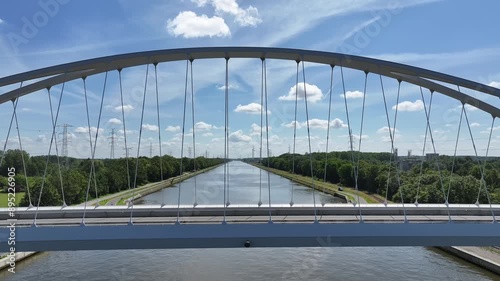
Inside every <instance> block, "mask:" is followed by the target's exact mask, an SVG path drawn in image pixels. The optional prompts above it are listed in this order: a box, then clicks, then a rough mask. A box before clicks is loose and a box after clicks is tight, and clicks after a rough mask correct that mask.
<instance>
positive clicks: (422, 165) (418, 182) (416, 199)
mask: <svg viewBox="0 0 500 281" xmlns="http://www.w3.org/2000/svg"><path fill="white" fill-rule="evenodd" d="M420 97H421V98H422V103H423V104H424V108H426V106H425V97H424V92H423V91H422V86H420ZM433 97H434V95H431V98H430V100H429V112H428V113H427V111H426V112H425V116H426V118H430V116H431V112H432V111H431V110H432V99H433ZM428 132H429V126H427V124H426V126H425V135H424V145H423V147H422V161H421V162H420V175H419V177H418V181H417V195H416V197H415V206H418V197H419V195H420V183H421V181H422V174H423V171H424V160H425V146H426V144H427V134H428Z"/></svg>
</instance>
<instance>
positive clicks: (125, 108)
mask: <svg viewBox="0 0 500 281" xmlns="http://www.w3.org/2000/svg"><path fill="white" fill-rule="evenodd" d="M133 109H134V107H133V106H132V105H130V104H124V105H123V111H124V112H130V111H132V110H133ZM113 110H114V111H116V112H122V106H121V105H120V106H117V107H115V108H113Z"/></svg>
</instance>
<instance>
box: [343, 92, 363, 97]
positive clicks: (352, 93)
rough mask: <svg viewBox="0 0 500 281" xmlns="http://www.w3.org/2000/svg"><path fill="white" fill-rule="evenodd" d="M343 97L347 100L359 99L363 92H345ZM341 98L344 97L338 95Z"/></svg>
mask: <svg viewBox="0 0 500 281" xmlns="http://www.w3.org/2000/svg"><path fill="white" fill-rule="evenodd" d="M345 96H346V98H348V99H359V98H362V97H363V96H364V94H363V92H360V91H347V92H345ZM340 97H341V98H344V95H343V94H342V95H340Z"/></svg>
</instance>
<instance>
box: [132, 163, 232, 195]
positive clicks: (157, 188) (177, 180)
mask: <svg viewBox="0 0 500 281" xmlns="http://www.w3.org/2000/svg"><path fill="white" fill-rule="evenodd" d="M221 165H224V163H222V164H219V165H215V166H212V167H208V168H205V169H202V170H199V171H196V172H189V173H184V174H183V175H181V176H177V177H173V178H170V179H167V180H164V181H162V182H158V183H154V184H152V185H151V186H149V187H147V188H144V189H141V190H139V191H137V194H134V195H133V196H130V197H128V198H126V199H125V200H124V201H123V202H125V203H126V202H129V201H131V200H132V201H133V202H135V201H136V200H138V199H140V198H142V197H144V196H146V195H149V194H152V193H155V192H158V191H160V190H162V189H164V188H168V187H172V186H174V185H175V184H178V183H180V182H182V181H185V180H187V179H189V178H192V177H194V176H198V175H200V174H204V173H206V172H209V171H211V170H213V169H215V168H217V167H220V166H221Z"/></svg>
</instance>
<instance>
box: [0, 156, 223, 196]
mask: <svg viewBox="0 0 500 281" xmlns="http://www.w3.org/2000/svg"><path fill="white" fill-rule="evenodd" d="M1 153H2V152H0V155H2V154H1ZM23 156H24V159H25V162H26V174H27V179H26V177H25V176H24V174H25V173H24V169H23V162H22V157H23ZM58 161H59V162H60V163H61V165H60V167H61V169H60V171H61V172H60V173H59V165H58ZM136 161H137V158H132V157H130V158H128V166H129V167H128V174H129V180H127V159H125V158H119V159H95V161H94V169H95V177H94V176H92V177H91V178H90V183H91V184H90V190H89V192H88V193H89V200H90V199H93V198H96V193H97V196H102V195H106V194H112V193H116V192H119V191H123V190H127V189H129V182H130V185H131V186H134V178H135V171H136ZM160 161H161V164H162V170H163V179H167V178H172V177H175V176H178V175H179V174H180V159H178V158H174V157H172V156H169V155H165V156H162V157H161V158H160V157H159V156H155V157H152V158H148V157H139V161H138V166H137V179H136V185H135V186H141V185H144V184H146V183H149V182H158V181H160V180H161V173H160ZM195 162H196V170H200V169H204V168H207V167H211V166H214V165H218V164H221V163H223V162H224V160H223V159H219V158H205V157H198V158H196V159H195V160H194V159H190V158H184V159H183V161H182V166H183V168H182V170H183V172H189V171H193V170H194V169H195V167H194V165H195ZM46 163H47V156H30V155H29V154H28V153H27V152H26V151H21V150H8V151H6V152H5V158H4V161H3V163H2V165H1V166H0V190H2V191H3V192H5V190H6V187H7V168H8V167H14V168H15V169H16V176H15V182H16V191H17V192H25V191H27V189H26V181H27V182H28V186H29V190H30V194H31V200H32V203H33V205H36V204H37V203H38V197H39V194H40V189H41V186H42V183H43V185H44V187H43V192H42V196H41V201H40V206H59V205H62V203H63V202H62V201H63V199H62V197H63V195H62V190H61V181H62V185H63V187H64V199H65V201H66V204H67V205H73V204H78V203H82V202H84V201H85V197H86V194H87V189H88V187H89V185H88V183H89V174H90V171H91V166H92V161H91V159H76V158H70V157H68V158H62V157H60V158H59V160H58V159H57V157H56V156H50V157H49V161H48V166H47V173H46V174H47V177H46V180H45V182H43V175H44V173H45V166H46ZM96 189H97V192H96ZM18 196H19V197H21V199H19V200H20V201H19V206H28V205H29V198H28V193H27V192H25V193H22V194H21V193H18ZM0 198H1V197H0ZM5 202H6V201H5ZM2 203H3V200H2Z"/></svg>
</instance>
